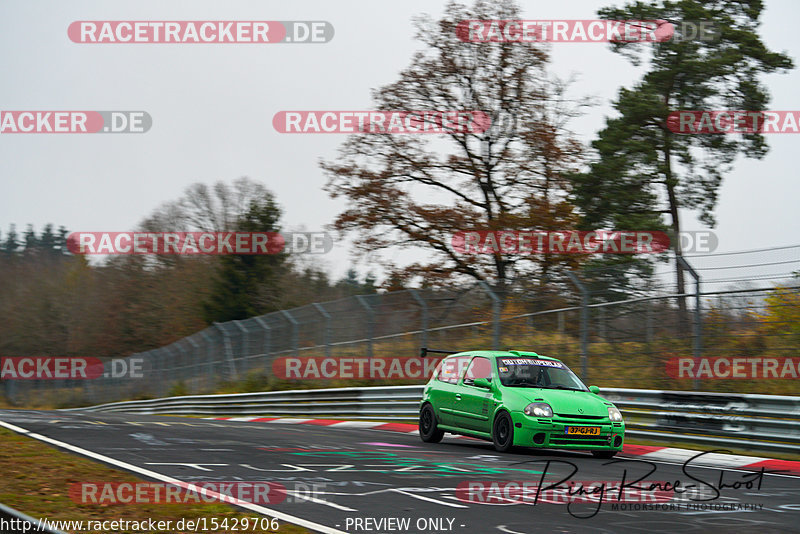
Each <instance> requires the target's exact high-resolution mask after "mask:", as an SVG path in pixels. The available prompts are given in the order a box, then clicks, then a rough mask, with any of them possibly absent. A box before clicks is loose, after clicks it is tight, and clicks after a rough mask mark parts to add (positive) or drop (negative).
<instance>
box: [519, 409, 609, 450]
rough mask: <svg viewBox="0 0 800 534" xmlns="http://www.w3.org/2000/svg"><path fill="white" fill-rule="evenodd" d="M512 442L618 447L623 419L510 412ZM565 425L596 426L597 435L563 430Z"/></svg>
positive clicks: (607, 448)
mask: <svg viewBox="0 0 800 534" xmlns="http://www.w3.org/2000/svg"><path fill="white" fill-rule="evenodd" d="M511 419H512V421H513V422H514V445H517V446H520V447H542V448H545V447H550V448H559V449H581V450H603V451H609V450H612V451H620V450H622V445H623V443H624V442H625V423H624V422H620V423H612V421H611V420H610V419H608V418H607V417H605V418H602V419H595V420H588V419H581V420H578V419H563V418H560V417H558V416H555V417H553V418H551V419H545V418H537V417H528V416H527V415H525V414H524V413H522V412H512V413H511ZM568 426H599V427H600V435H597V436H584V435H573V434H569V435H568V434H566V433H565V431H564V428H565V427H568Z"/></svg>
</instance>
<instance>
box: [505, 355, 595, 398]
mask: <svg viewBox="0 0 800 534" xmlns="http://www.w3.org/2000/svg"><path fill="white" fill-rule="evenodd" d="M497 370H498V372H499V373H500V383H502V384H503V385H504V386H507V387H533V388H543V389H569V390H577V391H589V390H588V388H587V387H586V386H585V385H584V384H583V382H581V380H580V378H578V377H577V376H576V375H575V373H573V372H572V371H571V370H570V368H569V367H567V366H566V365H564V364H563V363H562V362H556V361H553V360H539V359H535V358H498V360H497Z"/></svg>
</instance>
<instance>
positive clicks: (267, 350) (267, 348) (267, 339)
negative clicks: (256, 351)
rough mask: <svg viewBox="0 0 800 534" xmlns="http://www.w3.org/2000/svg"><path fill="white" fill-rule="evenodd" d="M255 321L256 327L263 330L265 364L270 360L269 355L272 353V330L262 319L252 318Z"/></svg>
mask: <svg viewBox="0 0 800 534" xmlns="http://www.w3.org/2000/svg"><path fill="white" fill-rule="evenodd" d="M254 319H255V321H256V322H257V323H258V326H260V327H261V328H263V329H264V358H265V360H266V361H267V362H269V360H270V357H269V356H270V354H271V352H272V347H271V342H272V335H271V334H272V328H270V326H269V325H268V324H267V322H266V321H265V320H264V318H263V317H254Z"/></svg>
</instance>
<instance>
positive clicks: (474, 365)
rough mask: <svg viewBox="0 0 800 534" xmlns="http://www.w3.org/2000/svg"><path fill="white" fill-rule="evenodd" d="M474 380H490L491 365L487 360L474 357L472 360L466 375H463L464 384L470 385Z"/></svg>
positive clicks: (481, 357)
mask: <svg viewBox="0 0 800 534" xmlns="http://www.w3.org/2000/svg"><path fill="white" fill-rule="evenodd" d="M476 378H486V379H488V380H491V379H492V364H491V362H490V361H489V359H488V358H484V357H483V356H476V357H474V358H472V362H470V364H469V367H467V373H466V374H465V375H464V383H465V384H467V385H471V384H472V383H473V382H474V381H475V379H476Z"/></svg>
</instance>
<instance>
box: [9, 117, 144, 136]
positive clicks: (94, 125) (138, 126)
mask: <svg viewBox="0 0 800 534" xmlns="http://www.w3.org/2000/svg"><path fill="white" fill-rule="evenodd" d="M152 125H153V118H152V117H151V116H150V114H149V113H147V112H146V111H0V133H3V134H10V133H16V134H26V133H27V134H35V133H145V132H146V131H148V130H149V129H150V127H151V126H152Z"/></svg>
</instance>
